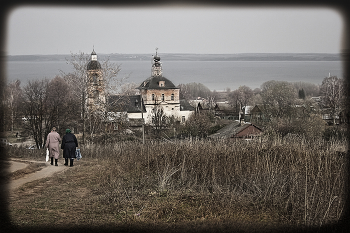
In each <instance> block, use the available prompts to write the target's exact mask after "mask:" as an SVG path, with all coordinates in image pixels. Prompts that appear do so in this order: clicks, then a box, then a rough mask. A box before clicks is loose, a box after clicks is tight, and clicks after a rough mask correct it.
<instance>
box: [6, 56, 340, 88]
mask: <svg viewBox="0 0 350 233" xmlns="http://www.w3.org/2000/svg"><path fill="white" fill-rule="evenodd" d="M111 62H113V63H117V64H120V65H121V71H120V73H119V74H118V75H119V77H129V78H128V79H127V81H126V82H135V83H141V82H142V81H143V80H145V79H146V78H148V77H149V76H150V75H151V61H111ZM6 68H7V81H8V82H11V81H13V80H16V79H19V80H21V81H22V83H23V85H25V84H26V83H27V81H28V80H34V79H42V78H48V79H52V78H54V77H55V76H56V75H60V74H61V73H60V70H62V71H63V72H65V73H69V72H71V71H72V67H71V66H70V65H69V64H66V62H65V61H40V62H39V61H30V62H28V61H9V62H7V65H6ZM329 73H330V74H331V75H335V76H337V77H338V78H343V67H342V62H341V61H164V60H163V76H164V77H166V78H168V79H169V80H171V81H172V82H173V83H174V84H175V85H178V84H180V83H184V84H186V83H191V82H197V83H202V84H204V85H205V86H207V87H208V88H209V89H211V90H217V91H220V90H224V89H226V88H231V90H235V89H237V88H238V87H239V86H242V85H246V86H249V87H251V88H252V89H254V88H257V87H260V85H261V84H262V83H264V82H266V81H269V80H278V81H288V82H309V83H314V84H321V83H322V80H323V79H324V78H325V77H328V75H329Z"/></svg>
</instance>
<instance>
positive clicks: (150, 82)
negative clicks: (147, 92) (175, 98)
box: [138, 76, 179, 89]
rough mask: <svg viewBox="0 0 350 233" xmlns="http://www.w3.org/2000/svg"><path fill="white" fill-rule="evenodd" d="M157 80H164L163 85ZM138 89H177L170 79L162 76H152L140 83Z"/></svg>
mask: <svg viewBox="0 0 350 233" xmlns="http://www.w3.org/2000/svg"><path fill="white" fill-rule="evenodd" d="M159 81H164V85H163V86H160V85H159ZM138 89H179V88H178V87H175V85H174V84H173V82H172V81H170V80H169V79H167V78H165V77H163V76H152V77H149V78H148V79H146V80H145V81H143V82H142V83H141V85H140V86H139V87H138Z"/></svg>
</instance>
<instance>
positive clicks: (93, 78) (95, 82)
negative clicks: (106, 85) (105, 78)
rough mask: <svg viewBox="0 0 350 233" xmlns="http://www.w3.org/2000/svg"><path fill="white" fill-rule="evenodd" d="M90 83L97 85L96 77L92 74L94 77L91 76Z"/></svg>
mask: <svg viewBox="0 0 350 233" xmlns="http://www.w3.org/2000/svg"><path fill="white" fill-rule="evenodd" d="M92 81H93V83H94V84H95V85H97V75H96V74H94V75H93V76H92Z"/></svg>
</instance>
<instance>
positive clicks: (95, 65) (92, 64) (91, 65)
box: [87, 61, 101, 70]
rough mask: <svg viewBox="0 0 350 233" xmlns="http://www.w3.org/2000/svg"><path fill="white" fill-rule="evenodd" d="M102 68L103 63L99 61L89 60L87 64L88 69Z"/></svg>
mask: <svg viewBox="0 0 350 233" xmlns="http://www.w3.org/2000/svg"><path fill="white" fill-rule="evenodd" d="M99 69H101V64H100V63H99V62H98V61H89V63H88V64H87V70H99Z"/></svg>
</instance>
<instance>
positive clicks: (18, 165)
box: [8, 160, 67, 191]
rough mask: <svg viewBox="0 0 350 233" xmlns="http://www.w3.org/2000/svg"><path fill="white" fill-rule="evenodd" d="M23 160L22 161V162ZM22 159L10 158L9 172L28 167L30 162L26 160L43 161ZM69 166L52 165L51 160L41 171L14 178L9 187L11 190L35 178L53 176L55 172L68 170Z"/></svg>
mask: <svg viewBox="0 0 350 233" xmlns="http://www.w3.org/2000/svg"><path fill="white" fill-rule="evenodd" d="M21 161H22V162H21ZM21 161H16V160H10V161H8V163H9V168H8V169H9V172H10V173H12V172H15V171H17V170H21V169H24V168H26V167H27V166H28V165H29V164H28V163H25V162H35V163H43V162H39V161H31V160H30V161H29V160H26V161H24V162H23V160H21ZM66 169H67V167H66V166H64V165H62V164H60V165H59V166H52V165H51V164H50V163H49V162H46V163H45V167H43V168H42V169H41V170H40V171H37V172H34V173H30V174H26V175H25V176H24V177H21V178H19V179H16V180H12V181H11V182H10V183H9V185H8V188H9V190H10V191H11V190H15V189H17V188H19V187H20V186H21V185H23V184H25V183H28V182H32V181H34V180H38V179H42V178H45V177H49V176H52V175H53V174H54V173H57V172H62V171H64V170H66Z"/></svg>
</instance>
